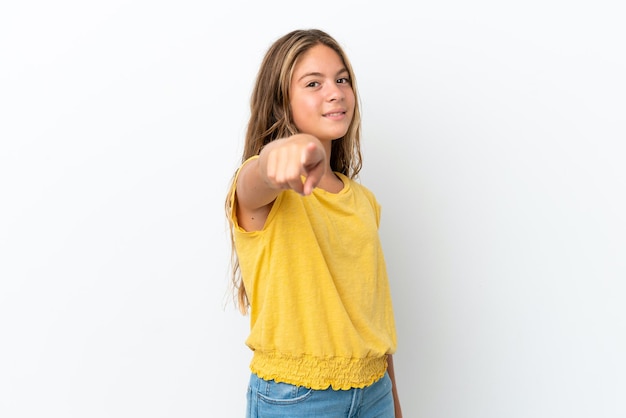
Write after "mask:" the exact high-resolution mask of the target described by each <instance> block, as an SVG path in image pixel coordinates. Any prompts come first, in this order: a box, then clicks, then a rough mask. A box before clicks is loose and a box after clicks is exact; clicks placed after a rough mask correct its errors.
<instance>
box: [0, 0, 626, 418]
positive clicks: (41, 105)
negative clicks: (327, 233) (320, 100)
mask: <svg viewBox="0 0 626 418" xmlns="http://www.w3.org/2000/svg"><path fill="white" fill-rule="evenodd" d="M7 3H9V4H7ZM504 4H505V3H503V2H496V1H488V0H477V1H474V2H463V1H458V0H457V1H454V0H446V1H439V2H428V3H423V2H418V3H411V2H404V1H399V0H390V1H386V2H384V3H382V4H371V5H367V2H356V1H354V2H341V3H336V2H328V1H317V2H313V3H294V2H289V1H276V0H267V1H262V2H253V1H249V2H241V1H229V2H222V4H219V5H215V4H211V2H206V1H192V0H189V1H186V0H182V1H176V2H174V1H147V0H127V1H121V0H112V1H111V0H109V1H106V2H104V1H95V2H84V1H68V0H61V1H57V2H44V1H20V2H4V3H3V4H2V6H0V48H1V49H0V60H1V61H0V64H1V65H0V75H1V77H0V83H1V84H0V135H1V137H0V139H1V148H0V212H1V213H0V215H1V216H0V228H1V229H0V416H2V417H3V418H18V417H81V418H83V417H94V418H95V417H115V418H120V417H151V418H152V417H227V418H228V417H240V416H243V413H244V405H245V391H246V384H247V379H248V368H247V367H248V362H249V359H250V352H249V351H248V349H247V348H246V347H245V345H244V339H245V337H246V332H247V318H245V317H242V316H240V315H239V314H238V313H237V312H236V311H235V310H234V308H233V307H232V305H230V304H228V303H227V302H228V298H227V294H226V292H227V283H228V257H229V242H228V238H227V233H226V222H225V219H224V216H223V199H224V194H225V192H226V187H227V183H228V180H229V178H230V175H231V174H232V172H233V170H234V169H235V167H236V165H237V164H238V159H239V155H240V152H241V149H242V141H243V133H244V130H245V123H246V121H247V117H248V98H249V94H250V90H251V87H252V84H253V81H254V76H255V74H256V71H257V69H258V65H259V63H260V60H261V57H262V54H263V53H264V52H265V50H266V48H267V47H268V46H269V44H270V43H271V42H272V41H273V40H275V39H276V38H277V37H278V36H280V35H282V34H283V33H285V32H287V31H289V30H292V29H295V28H300V27H319V28H321V29H325V30H327V31H328V32H329V33H331V34H332V35H333V36H335V37H336V38H337V39H338V40H339V41H340V42H341V43H342V44H343V45H344V47H345V49H346V51H347V53H348V55H349V56H350V58H351V60H352V62H353V65H354V66H355V69H356V73H357V79H358V82H359V88H360V92H361V99H362V105H363V116H364V137H363V147H364V156H365V162H364V170H363V171H362V175H361V179H362V181H363V183H364V184H366V185H367V186H369V187H370V188H371V189H372V190H373V191H374V192H375V193H376V194H377V197H378V199H379V201H380V203H381V204H382V206H383V219H382V226H381V234H382V239H383V245H384V247H385V251H386V255H387V262H388V265H389V272H390V276H391V285H392V290H393V297H394V303H395V310H396V316H397V323H398V334H399V350H398V353H397V354H396V357H395V358H396V368H397V371H396V373H397V381H398V385H399V392H400V396H401V398H402V403H403V407H404V412H405V417H429V418H456V417H459V418H460V417H463V418H466V417H471V418H473V417H476V418H479V417H480V418H486V417H493V418H496V417H498V418H501V417H533V418H536V417H562V416H563V417H564V416H567V417H581V418H582V417H623V416H625V415H626V397H624V394H625V393H626V356H625V355H624V353H625V352H626V307H624V299H625V296H626V285H625V284H624V280H625V279H626V261H625V260H626V257H625V253H626V251H625V250H626V221H625V216H624V213H626V196H625V191H626V168H625V166H624V162H623V161H624V159H625V157H626V152H625V151H626V145H625V144H624V141H625V140H626V128H625V115H626V101H625V97H626V83H625V77H624V74H626V63H625V56H624V51H625V45H624V39H626V31H625V29H624V24H623V13H620V10H619V9H618V8H617V5H618V1H613V2H608V1H602V0H600V1H594V2H591V1H587V2H565V1H555V0H544V1H534V0H531V1H526V2H517V4H516V5H515V4H510V2H509V3H506V4H507V5H504Z"/></svg>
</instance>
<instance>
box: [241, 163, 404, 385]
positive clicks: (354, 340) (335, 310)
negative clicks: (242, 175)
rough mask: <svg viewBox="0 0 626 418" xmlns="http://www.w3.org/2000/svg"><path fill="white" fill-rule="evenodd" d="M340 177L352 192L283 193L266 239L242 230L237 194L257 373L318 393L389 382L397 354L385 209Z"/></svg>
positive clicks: (269, 220) (252, 366) (263, 232)
mask: <svg viewBox="0 0 626 418" xmlns="http://www.w3.org/2000/svg"><path fill="white" fill-rule="evenodd" d="M253 158H256V157H253ZM248 161H250V160H248ZM244 164H245V163H244ZM337 175H338V176H339V178H340V179H341V180H342V182H343V184H344V187H343V189H342V190H341V191H340V192H339V193H330V192H326V191H325V190H322V189H319V188H318V189H315V190H314V191H313V193H312V194H311V195H310V196H301V195H299V194H298V193H296V192H294V191H291V190H286V191H284V192H281V193H280V194H279V195H278V197H277V198H276V200H275V201H274V204H273V206H272V209H271V211H270V213H269V215H268V217H267V220H266V222H265V225H264V228H263V229H262V230H261V231H253V232H247V231H245V230H243V229H242V228H241V227H239V225H238V223H237V217H236V207H235V205H236V197H235V190H234V187H233V190H232V191H231V203H232V204H231V208H232V210H231V213H230V216H231V219H232V221H233V224H234V239H235V249H236V251H237V257H238V259H239V263H240V268H241V275H242V279H243V282H244V285H245V287H246V291H247V295H248V299H249V301H250V334H249V337H248V338H247V340H246V344H247V345H248V346H249V347H250V348H251V349H252V350H253V351H254V353H253V357H252V361H251V364H250V369H251V370H252V372H253V373H255V374H257V375H258V376H259V377H261V378H263V379H266V380H271V379H274V380H276V381H280V382H286V383H290V384H294V385H299V386H306V387H309V388H313V389H326V388H328V387H329V386H331V387H332V388H333V389H349V388H354V387H364V386H368V385H370V384H372V383H373V382H375V381H376V380H378V379H379V378H381V377H382V376H383V375H384V373H385V370H386V369H387V354H393V352H394V351H395V349H396V331H395V323H394V315H393V308H392V302H391V294H390V289H389V283H388V277H387V271H386V266H385V260H384V256H383V251H382V247H381V243H380V239H379V235H378V225H379V221H380V206H379V204H378V202H377V201H376V199H375V197H374V195H373V194H372V193H371V191H369V190H368V189H367V188H365V187H364V186H362V185H360V184H359V183H357V182H355V181H353V180H351V179H349V178H348V177H346V176H344V175H342V174H340V173H337Z"/></svg>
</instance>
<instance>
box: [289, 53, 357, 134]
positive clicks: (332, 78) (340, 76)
mask: <svg viewBox="0 0 626 418" xmlns="http://www.w3.org/2000/svg"><path fill="white" fill-rule="evenodd" d="M349 77H350V76H349V73H348V70H347V69H346V68H345V66H344V64H343V62H342V60H341V58H340V57H339V55H338V54H337V53H336V52H335V51H334V50H333V49H331V48H329V47H327V46H326V45H316V46H314V47H312V48H311V49H309V50H308V51H307V52H306V53H304V54H303V55H302V56H300V58H299V60H298V62H297V63H296V66H295V67H294V71H293V76H292V78H291V86H290V88H289V97H290V99H291V101H290V105H291V114H292V117H293V121H294V123H295V125H296V127H297V128H298V130H299V131H300V132H302V133H307V134H311V135H313V136H315V137H317V138H318V139H319V140H320V141H332V140H334V139H337V138H341V137H343V136H344V135H345V134H346V132H347V131H348V127H349V126H350V122H351V121H352V116H353V115H354V102H355V98H354V92H353V90H352V84H351V80H350V78H349Z"/></svg>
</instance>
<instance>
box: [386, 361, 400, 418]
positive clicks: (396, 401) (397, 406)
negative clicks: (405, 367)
mask: <svg viewBox="0 0 626 418" xmlns="http://www.w3.org/2000/svg"><path fill="white" fill-rule="evenodd" d="M387 373H389V378H390V379H391V383H392V389H391V392H392V393H393V407H394V409H395V411H396V418H402V409H401V408H400V399H399V398H398V390H397V389H396V375H395V372H394V370H393V356H392V355H391V354H390V355H388V356H387Z"/></svg>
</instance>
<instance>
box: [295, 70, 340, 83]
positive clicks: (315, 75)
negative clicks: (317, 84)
mask: <svg viewBox="0 0 626 418" xmlns="http://www.w3.org/2000/svg"><path fill="white" fill-rule="evenodd" d="M343 73H348V69H347V68H342V69H341V70H339V71H337V74H335V77H336V76H338V75H340V74H343ZM348 74H349V73H348ZM323 76H324V74H322V73H320V72H316V71H313V72H310V73H306V74H304V75H303V76H302V77H300V78H299V79H298V81H301V80H302V79H303V78H306V77H323Z"/></svg>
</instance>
